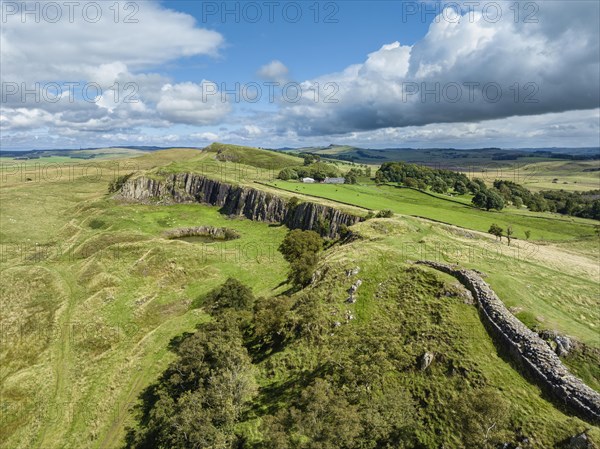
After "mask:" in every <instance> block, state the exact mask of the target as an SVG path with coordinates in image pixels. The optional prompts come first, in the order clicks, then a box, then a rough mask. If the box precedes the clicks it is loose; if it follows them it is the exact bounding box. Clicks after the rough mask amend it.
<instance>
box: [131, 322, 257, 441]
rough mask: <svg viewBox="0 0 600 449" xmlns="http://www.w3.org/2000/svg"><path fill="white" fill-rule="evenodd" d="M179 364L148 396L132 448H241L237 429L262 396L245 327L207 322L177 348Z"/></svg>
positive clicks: (132, 434) (173, 366)
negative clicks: (245, 339)
mask: <svg viewBox="0 0 600 449" xmlns="http://www.w3.org/2000/svg"><path fill="white" fill-rule="evenodd" d="M176 353H177V359H176V360H175V361H174V362H173V363H171V365H170V366H169V368H168V369H167V370H166V371H165V372H164V373H163V375H162V376H161V378H160V379H159V381H158V382H157V383H156V384H154V385H152V386H151V387H149V388H148V389H147V390H146V391H145V392H144V394H142V396H141V399H142V401H143V402H142V404H141V406H140V408H139V410H140V413H139V415H138V420H139V422H138V425H137V426H136V429H135V430H134V429H130V430H129V433H128V435H127V439H126V440H127V447H128V448H137V449H150V448H170V449H188V448H214V449H217V448H219V449H234V448H236V447H239V444H240V442H241V441H240V438H239V437H238V435H237V434H236V427H235V426H236V424H237V423H238V422H239V421H240V419H241V417H242V414H243V413H244V411H245V410H246V408H247V406H248V403H249V402H250V401H251V400H252V398H253V397H254V396H255V395H256V394H257V390H258V388H257V384H256V381H255V377H254V368H253V367H252V362H251V360H250V357H249V356H248V352H247V351H246V349H245V348H244V346H243V340H242V336H241V333H240V330H239V328H238V327H237V326H236V324H235V323H234V322H232V321H231V320H228V319H223V320H219V321H217V322H212V323H207V324H204V325H202V326H200V327H199V329H198V330H197V331H196V333H194V334H193V335H191V336H189V337H187V338H185V339H183V341H182V342H181V343H180V344H179V346H178V347H177V348H176Z"/></svg>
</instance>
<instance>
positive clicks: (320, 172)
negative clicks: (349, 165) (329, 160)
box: [277, 162, 341, 181]
mask: <svg viewBox="0 0 600 449" xmlns="http://www.w3.org/2000/svg"><path fill="white" fill-rule="evenodd" d="M277 177H278V178H279V179H282V180H284V181H288V180H290V179H302V178H306V177H309V178H313V179H315V180H316V181H323V180H324V179H325V178H338V177H341V173H340V170H339V169H338V168H337V167H335V166H334V165H331V164H326V163H325V162H314V163H312V164H310V165H306V166H303V167H286V168H284V169H283V170H281V171H280V172H279V175H278V176H277Z"/></svg>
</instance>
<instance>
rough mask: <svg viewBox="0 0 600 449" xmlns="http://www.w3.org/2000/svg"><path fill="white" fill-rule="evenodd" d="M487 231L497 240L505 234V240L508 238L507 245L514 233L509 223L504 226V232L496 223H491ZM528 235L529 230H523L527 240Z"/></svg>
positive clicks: (529, 233)
mask: <svg viewBox="0 0 600 449" xmlns="http://www.w3.org/2000/svg"><path fill="white" fill-rule="evenodd" d="M488 232H489V233H490V234H492V235H493V236H495V237H496V239H497V240H502V237H503V236H506V240H508V246H510V242H511V238H512V236H513V235H514V230H513V227H512V226H511V225H508V226H507V227H506V234H505V233H504V229H502V228H501V227H500V226H498V225H497V224H496V223H493V224H492V225H491V226H490V229H488ZM530 235H531V231H529V230H527V231H525V238H526V239H527V240H529V237H530Z"/></svg>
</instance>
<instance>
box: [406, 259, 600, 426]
mask: <svg viewBox="0 0 600 449" xmlns="http://www.w3.org/2000/svg"><path fill="white" fill-rule="evenodd" d="M418 263H420V264H423V265H427V266H430V267H432V268H435V269H437V270H440V271H442V272H444V273H448V274H450V275H452V276H454V277H456V278H457V279H458V280H459V281H460V282H461V283H462V284H463V285H464V286H465V287H467V289H469V290H470V291H471V293H472V294H473V296H474V297H475V299H476V300H477V302H478V304H479V312H480V316H481V318H482V320H483V321H484V324H486V327H487V328H488V329H489V330H490V331H491V333H492V334H493V335H494V336H495V337H496V338H497V339H498V340H499V341H500V342H501V343H502V344H503V345H506V347H507V348H508V350H509V353H510V354H511V355H512V356H514V357H516V358H517V359H518V360H519V361H520V362H521V363H522V365H523V366H524V367H525V368H526V369H527V370H528V371H529V372H530V373H531V375H532V376H533V377H534V378H535V379H537V380H538V382H540V383H541V384H542V386H544V387H546V388H547V389H548V390H549V391H550V392H552V393H553V394H554V395H555V396H556V397H557V398H558V399H559V400H561V401H564V402H565V403H567V404H569V405H570V406H571V407H572V408H573V409H574V410H577V411H578V412H579V413H580V414H581V415H582V416H584V417H586V418H587V419H589V420H591V421H594V422H600V393H598V392H597V391H595V390H593V389H592V388H590V387H588V386H587V385H586V384H584V383H583V381H582V380H581V379H579V378H577V377H575V376H574V375H572V374H571V373H570V372H569V370H568V369H567V367H566V366H565V365H563V363H562V362H561V360H560V359H559V358H558V356H557V355H556V354H555V353H554V351H552V349H551V348H550V347H549V346H548V344H547V343H546V342H545V341H544V340H543V339H541V338H540V337H539V335H538V334H536V333H535V332H533V331H531V330H530V329H529V328H527V326H525V325H524V324H523V323H521V321H519V320H518V319H517V318H516V317H515V316H514V315H512V314H511V313H510V312H509V311H508V309H507V308H506V307H505V306H504V303H503V302H502V301H501V300H500V298H498V296H497V295H496V293H494V291H493V290H492V289H491V288H490V286H489V285H488V284H487V283H486V282H485V281H484V280H483V279H481V277H480V275H479V274H478V273H477V272H475V271H473V270H464V269H456V268H455V267H452V266H451V265H448V264H444V263H440V262H431V261H420V262H418Z"/></svg>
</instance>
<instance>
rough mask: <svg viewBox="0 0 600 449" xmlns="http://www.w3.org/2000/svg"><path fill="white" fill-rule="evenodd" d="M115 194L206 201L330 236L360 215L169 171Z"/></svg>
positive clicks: (167, 200)
mask: <svg viewBox="0 0 600 449" xmlns="http://www.w3.org/2000/svg"><path fill="white" fill-rule="evenodd" d="M119 196H120V197H122V198H125V199H129V200H135V201H161V202H165V203H186V202H198V203H204V204H210V205H213V206H219V207H220V208H221V212H222V213H223V214H226V215H237V216H244V217H246V218H249V219H250V220H256V221H265V222H270V223H283V224H285V225H286V226H287V227H289V228H290V229H303V230H313V231H317V232H319V233H320V234H321V235H323V236H327V237H332V238H333V237H335V236H336V235H337V234H338V233H339V230H340V227H341V226H342V225H346V226H351V225H353V224H355V223H357V222H359V221H360V217H357V216H355V215H351V214H347V213H344V212H341V211H339V210H337V209H334V208H332V207H327V206H323V205H320V204H315V203H301V204H299V205H298V206H296V207H295V208H294V209H290V208H289V207H288V205H287V201H285V200H284V199H282V198H279V197H278V196H275V195H271V194H269V193H266V192H263V191H261V190H257V189H252V188H248V187H239V186H233V185H231V184H226V183H223V182H220V181H215V180H213V179H208V178H206V177H204V176H200V175H194V174H190V173H178V174H173V175H170V176H169V177H167V178H166V179H165V180H164V181H158V180H155V179H150V178H144V177H141V178H136V179H129V180H128V181H126V182H125V184H124V185H123V187H122V188H121V191H120V192H119ZM324 225H325V226H324Z"/></svg>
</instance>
